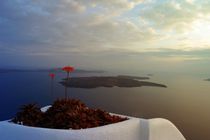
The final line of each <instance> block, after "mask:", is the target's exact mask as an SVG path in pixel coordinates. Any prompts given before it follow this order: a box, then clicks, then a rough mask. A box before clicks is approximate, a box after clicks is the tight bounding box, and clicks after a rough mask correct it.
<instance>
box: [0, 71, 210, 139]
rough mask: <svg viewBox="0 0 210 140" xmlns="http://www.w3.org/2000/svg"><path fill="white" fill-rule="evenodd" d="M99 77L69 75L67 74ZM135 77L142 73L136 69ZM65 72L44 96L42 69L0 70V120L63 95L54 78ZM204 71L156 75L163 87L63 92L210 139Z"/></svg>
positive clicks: (47, 86)
mask: <svg viewBox="0 0 210 140" xmlns="http://www.w3.org/2000/svg"><path fill="white" fill-rule="evenodd" d="M85 75H101V74H77V75H76V74H75V75H73V76H85ZM135 75H136V76H145V74H143V73H139V74H138V75H137V74H135ZM63 77H65V74H62V73H60V74H57V76H56V79H55V81H54V94H53V96H52V95H51V94H50V78H49V77H48V73H45V72H25V73H1V74H0V120H5V119H9V118H11V117H13V116H14V115H15V113H16V112H17V110H18V108H19V107H20V105H22V104H27V103H31V102H32V103H39V104H40V105H42V106H44V105H47V104H50V103H51V102H52V100H53V99H56V98H58V97H64V87H63V86H62V85H60V84H58V82H59V81H60V80H61V78H63ZM205 78H208V76H207V75H197V76H192V75H186V74H176V75H174V74H173V75H172V74H170V73H167V74H166V73H164V74H161V73H157V74H154V76H152V77H151V80H149V81H152V82H157V83H162V84H166V85H167V86H168V88H159V87H140V88H118V87H114V88H96V89H76V88H70V89H68V95H69V96H70V97H72V98H76V99H81V100H82V101H83V102H84V103H86V104H87V105H88V106H91V107H94V108H102V109H105V110H107V111H110V112H114V113H120V114H125V115H130V116H136V117H142V118H158V117H161V118H166V119H169V120H171V121H172V122H173V123H174V124H175V125H176V126H177V127H178V128H179V129H180V130H181V132H182V133H183V134H184V136H185V137H186V139H189V140H209V139H210V133H209V130H210V102H209V101H210V92H209V91H210V82H207V81H204V80H203V79H205Z"/></svg>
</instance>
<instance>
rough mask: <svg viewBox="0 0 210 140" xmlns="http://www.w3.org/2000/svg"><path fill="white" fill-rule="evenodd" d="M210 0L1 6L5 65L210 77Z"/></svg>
mask: <svg viewBox="0 0 210 140" xmlns="http://www.w3.org/2000/svg"><path fill="white" fill-rule="evenodd" d="M209 37H210V1H208V0H203V1H201V0H59V1H58V0H1V1H0V66H1V67H6V66H23V67H24V66H26V67H55V66H62V65H66V64H70V65H73V66H75V67H80V68H85V69H105V70H109V69H115V70H117V69H125V70H128V69H130V67H134V68H136V70H166V69H167V70H178V71H182V70H187V69H189V68H190V69H192V68H193V69H195V70H200V71H207V70H209V71H210V67H209V63H208V62H209V60H210V39H209Z"/></svg>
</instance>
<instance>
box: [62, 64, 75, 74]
mask: <svg viewBox="0 0 210 140" xmlns="http://www.w3.org/2000/svg"><path fill="white" fill-rule="evenodd" d="M62 70H63V71H66V72H67V73H69V72H72V71H74V67H71V66H65V67H63V68H62Z"/></svg>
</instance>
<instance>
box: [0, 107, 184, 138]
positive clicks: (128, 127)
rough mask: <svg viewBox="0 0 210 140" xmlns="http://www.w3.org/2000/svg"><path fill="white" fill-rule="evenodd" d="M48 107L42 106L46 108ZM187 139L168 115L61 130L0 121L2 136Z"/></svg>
mask: <svg viewBox="0 0 210 140" xmlns="http://www.w3.org/2000/svg"><path fill="white" fill-rule="evenodd" d="M47 108H48V107H45V108H42V110H43V111H45V110H46V109H47ZM29 139H30V140H185V138H184V137H183V135H182V134H181V133H180V132H179V130H178V129H177V128H176V127H175V126H174V125H173V124H172V123H171V122H170V121H168V120H165V119H149V120H145V119H139V118H134V117H129V119H128V120H126V121H123V122H119V123H115V124H109V125H105V126H101V127H95V128H88V129H80V130H62V129H48V128H37V127H29V126H23V125H18V124H14V123H11V122H9V121H2V122H0V140H29Z"/></svg>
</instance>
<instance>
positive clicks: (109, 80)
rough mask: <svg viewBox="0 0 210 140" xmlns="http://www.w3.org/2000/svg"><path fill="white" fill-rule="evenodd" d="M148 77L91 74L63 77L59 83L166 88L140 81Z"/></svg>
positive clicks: (74, 86)
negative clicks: (87, 75) (88, 75)
mask: <svg viewBox="0 0 210 140" xmlns="http://www.w3.org/2000/svg"><path fill="white" fill-rule="evenodd" d="M147 79H149V77H137V76H127V75H119V76H91V77H72V78H69V79H63V81H61V82H60V83H61V84H62V85H64V86H66V87H73V88H97V87H115V86H116V87H142V86H153V87H163V88H167V86H166V85H163V84H158V83H153V82H148V81H142V80H147Z"/></svg>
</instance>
